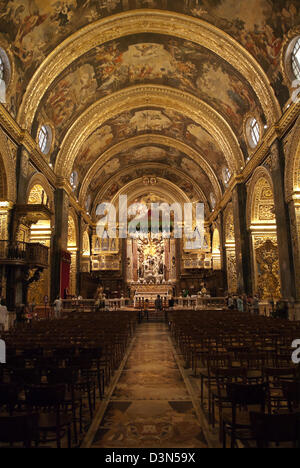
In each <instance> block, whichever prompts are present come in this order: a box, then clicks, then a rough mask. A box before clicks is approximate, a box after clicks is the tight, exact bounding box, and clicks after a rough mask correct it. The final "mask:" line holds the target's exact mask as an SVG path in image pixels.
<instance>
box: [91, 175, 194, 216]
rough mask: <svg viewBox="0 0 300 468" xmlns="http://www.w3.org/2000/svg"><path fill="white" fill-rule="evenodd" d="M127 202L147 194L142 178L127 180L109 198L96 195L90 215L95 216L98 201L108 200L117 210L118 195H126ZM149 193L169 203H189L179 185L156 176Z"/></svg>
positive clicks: (147, 188)
mask: <svg viewBox="0 0 300 468" xmlns="http://www.w3.org/2000/svg"><path fill="white" fill-rule="evenodd" d="M128 194H130V196H129V197H128V204H130V203H131V202H133V201H134V200H135V199H136V198H138V197H140V196H144V195H147V194H148V195H149V187H146V186H145V185H143V178H142V177H141V178H139V179H136V180H134V181H132V182H129V183H128V184H127V185H125V186H124V187H122V188H121V189H120V190H119V191H118V192H117V193H116V195H115V196H114V197H113V198H112V199H111V200H103V199H101V194H100V195H99V194H98V195H97V196H96V198H95V201H94V204H93V209H92V213H91V216H92V218H95V217H96V209H97V206H98V204H99V203H102V202H104V201H108V202H110V203H112V204H113V205H115V206H116V208H117V212H118V209H119V203H118V199H119V196H120V195H128ZM151 194H153V195H156V196H158V197H164V200H165V201H166V202H167V203H169V204H173V203H180V204H184V203H190V199H189V198H188V197H187V195H186V194H185V193H184V192H183V190H181V189H180V188H179V187H177V186H176V185H175V184H173V183H172V182H170V181H168V180H166V179H162V178H158V179H157V184H156V185H154V186H152V187H151Z"/></svg>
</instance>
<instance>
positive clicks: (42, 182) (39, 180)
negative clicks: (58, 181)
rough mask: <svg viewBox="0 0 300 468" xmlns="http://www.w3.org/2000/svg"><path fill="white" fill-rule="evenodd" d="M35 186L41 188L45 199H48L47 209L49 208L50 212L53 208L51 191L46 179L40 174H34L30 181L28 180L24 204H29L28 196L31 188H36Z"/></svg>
mask: <svg viewBox="0 0 300 468" xmlns="http://www.w3.org/2000/svg"><path fill="white" fill-rule="evenodd" d="M36 186H40V187H42V189H43V190H44V191H45V193H46V195H47V198H48V201H49V208H50V210H52V209H53V207H54V194H53V190H52V188H51V186H50V184H49V182H48V180H47V179H46V177H45V176H44V175H43V174H42V173H40V172H39V173H36V174H34V175H33V176H32V177H31V179H30V180H29V182H28V185H27V190H26V203H29V197H30V194H31V192H32V190H33V188H34V187H36Z"/></svg>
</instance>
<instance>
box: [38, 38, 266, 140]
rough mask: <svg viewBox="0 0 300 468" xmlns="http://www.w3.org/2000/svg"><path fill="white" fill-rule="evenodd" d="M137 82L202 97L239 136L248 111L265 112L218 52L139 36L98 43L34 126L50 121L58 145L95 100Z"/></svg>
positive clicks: (52, 93) (48, 98) (58, 84)
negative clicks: (43, 121) (103, 43)
mask: <svg viewBox="0 0 300 468" xmlns="http://www.w3.org/2000/svg"><path fill="white" fill-rule="evenodd" d="M221 83H222V85H221V86H220V84H221ZM138 84H161V85H166V86H170V87H173V88H176V89H182V90H183V91H186V92H188V93H191V94H193V95H195V96H196V97H199V98H200V99H202V100H204V101H205V102H207V103H208V104H209V105H210V106H211V107H212V108H213V109H215V110H216V111H217V112H219V113H220V114H221V115H222V116H223V117H224V118H225V119H226V120H227V122H228V123H229V124H230V125H231V127H232V128H233V130H234V131H235V133H236V134H237V136H238V135H239V134H242V133H243V132H242V127H243V118H244V115H245V114H246V113H248V112H250V111H254V110H256V111H260V112H261V114H262V110H261V107H260V103H259V101H258V99H257V98H256V96H255V94H254V92H253V90H252V89H251V87H250V86H249V85H248V83H247V81H246V80H245V79H243V78H242V76H241V75H240V74H239V73H238V72H236V71H235V70H234V68H233V67H232V66H231V65H229V64H228V63H227V62H225V61H224V60H222V59H221V58H220V57H218V56H217V55H215V54H213V53H212V52H210V51H208V50H207V49H205V48H204V47H200V46H198V45H196V44H194V43H192V42H187V41H183V40H179V39H174V38H171V37H168V36H160V35H156V34H139V35H133V36H129V37H126V38H123V39H122V40H121V41H113V42H110V43H107V44H105V45H104V46H101V47H97V48H95V49H93V50H91V51H90V52H88V53H87V54H85V55H84V56H82V57H80V58H79V59H78V60H76V61H75V62H74V63H72V65H70V67H68V68H67V69H66V70H65V71H64V72H63V74H62V75H61V76H60V77H59V78H58V79H57V80H56V81H55V82H54V83H53V84H52V85H51V87H50V89H49V90H48V92H47V93H46V95H45V96H44V98H43V100H42V102H41V105H40V111H39V112H38V115H37V118H36V122H35V129H36V128H37V127H38V122H39V120H40V121H42V120H45V119H49V120H51V121H52V122H53V124H54V126H55V129H56V137H57V140H58V143H57V144H59V141H60V140H61V138H62V136H63V135H64V134H65V132H66V130H67V129H68V128H69V127H70V125H71V124H72V122H73V121H74V120H76V119H77V118H78V117H79V116H80V114H81V113H82V112H83V111H84V110H86V109H87V108H88V107H89V106H90V105H91V104H92V103H94V102H95V101H97V100H98V99H101V98H102V97H105V96H106V95H109V94H111V93H112V92H116V91H119V90H121V89H124V88H126V87H128V86H132V85H138Z"/></svg>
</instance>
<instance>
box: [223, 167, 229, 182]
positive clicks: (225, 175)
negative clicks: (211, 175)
mask: <svg viewBox="0 0 300 468" xmlns="http://www.w3.org/2000/svg"><path fill="white" fill-rule="evenodd" d="M222 172H223V181H224V184H225V185H226V186H227V185H228V184H229V181H230V179H231V172H230V170H229V169H228V167H224V168H223V171H222Z"/></svg>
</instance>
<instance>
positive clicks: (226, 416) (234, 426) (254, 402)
mask: <svg viewBox="0 0 300 468" xmlns="http://www.w3.org/2000/svg"><path fill="white" fill-rule="evenodd" d="M227 395H228V399H229V401H230V402H231V410H228V411H226V410H225V411H223V420H222V440H223V448H226V435H227V434H229V435H230V437H231V448H235V444H236V441H237V439H240V440H244V441H245V440H252V433H251V431H250V429H251V422H250V412H249V407H252V409H253V407H255V408H254V409H255V410H257V407H258V409H259V410H260V412H261V413H264V412H265V405H266V397H267V387H266V385H265V384H259V385H249V384H248V385H243V384H229V385H228V386H227Z"/></svg>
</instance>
